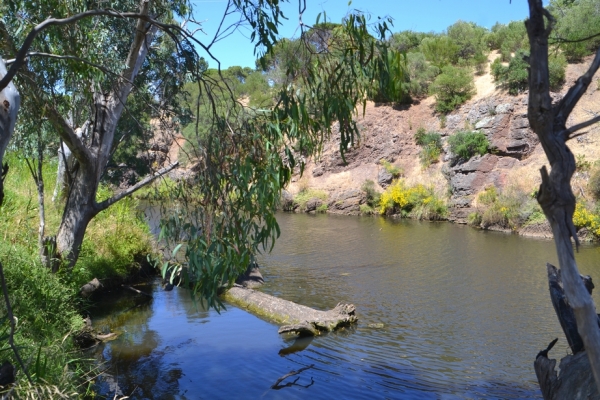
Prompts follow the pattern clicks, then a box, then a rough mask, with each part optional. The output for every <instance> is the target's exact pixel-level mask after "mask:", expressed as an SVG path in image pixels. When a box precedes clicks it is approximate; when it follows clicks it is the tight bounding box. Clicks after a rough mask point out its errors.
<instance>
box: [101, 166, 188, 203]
mask: <svg viewBox="0 0 600 400" xmlns="http://www.w3.org/2000/svg"><path fill="white" fill-rule="evenodd" d="M178 165H179V161H176V162H174V163H173V164H171V165H169V166H168V167H165V168H162V169H160V170H159V171H157V172H155V173H154V175H149V176H147V177H145V178H144V179H142V180H141V181H139V182H138V183H136V184H135V185H133V186H131V187H129V188H127V189H125V190H123V191H122V192H120V193H119V194H117V195H115V196H113V197H111V198H110V199H106V200H104V201H102V202H100V203H97V204H96V207H95V208H96V211H98V212H100V211H102V210H105V209H107V208H108V207H110V206H111V205H113V204H115V203H116V202H117V201H119V200H121V199H122V198H124V197H127V196H129V195H130V194H132V193H134V192H136V191H137V190H139V189H141V188H143V187H144V186H146V185H148V184H149V183H151V182H152V181H154V180H155V179H157V178H160V177H161V176H163V175H165V174H166V173H168V172H169V171H171V170H173V169H174V168H175V167H177V166H178Z"/></svg>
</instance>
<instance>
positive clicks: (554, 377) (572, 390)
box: [533, 264, 600, 400]
mask: <svg viewBox="0 0 600 400" xmlns="http://www.w3.org/2000/svg"><path fill="white" fill-rule="evenodd" d="M546 267H547V271H548V285H549V288H550V298H551V299H552V305H553V306H554V311H556V315H557V316H558V320H559V322H560V326H561V327H562V329H563V332H564V333H565V336H566V338H567V342H568V343H569V346H570V347H571V350H572V351H573V355H568V356H566V357H564V358H563V359H562V360H561V361H560V365H559V368H560V374H559V373H557V371H556V360H554V359H549V358H548V352H549V351H550V350H551V349H552V347H553V346H554V344H555V343H556V341H557V340H558V339H555V340H554V341H552V343H550V345H549V346H548V348H546V349H545V350H542V351H540V353H539V354H538V355H537V357H536V359H535V362H534V364H533V365H534V369H535V374H536V376H537V378H538V382H539V385H540V389H541V390H542V395H543V396H544V399H546V400H559V399H598V400H600V395H599V393H598V390H597V387H596V383H595V381H594V376H593V374H592V370H591V368H590V361H589V358H588V355H587V353H586V352H585V351H584V345H583V340H582V339H581V336H580V335H579V332H578V330H577V323H576V320H575V314H574V312H573V309H572V308H571V306H570V305H569V303H568V302H567V299H566V297H565V291H564V289H563V282H562V277H561V272H560V270H559V269H557V268H556V267H555V266H553V265H552V264H546ZM581 280H582V282H583V285H584V287H585V288H586V289H587V291H588V292H589V293H590V294H591V293H592V290H593V288H594V284H593V282H592V278H590V277H589V276H581Z"/></svg>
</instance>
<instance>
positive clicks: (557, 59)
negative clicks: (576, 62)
mask: <svg viewBox="0 0 600 400" xmlns="http://www.w3.org/2000/svg"><path fill="white" fill-rule="evenodd" d="M566 70H567V59H566V57H565V56H564V55H563V54H561V53H559V54H553V55H551V56H550V57H548V73H549V74H550V90H552V91H554V92H558V91H559V90H560V89H561V87H562V85H563V83H565V76H566Z"/></svg>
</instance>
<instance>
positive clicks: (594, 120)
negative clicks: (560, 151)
mask: <svg viewBox="0 0 600 400" xmlns="http://www.w3.org/2000/svg"><path fill="white" fill-rule="evenodd" d="M598 122H600V115H598V116H596V117H594V118H592V119H589V120H587V121H585V122H582V123H579V124H577V125H573V126H572V127H570V128H569V129H567V130H566V131H564V137H565V140H569V139H572V138H573V136H571V135H572V134H573V133H575V132H577V131H578V130H580V129H583V128H587V127H588V126H590V125H594V124H595V123H598Z"/></svg>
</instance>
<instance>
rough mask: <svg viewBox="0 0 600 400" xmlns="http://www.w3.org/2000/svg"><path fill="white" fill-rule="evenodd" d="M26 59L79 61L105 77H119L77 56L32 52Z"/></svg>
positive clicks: (8, 62) (10, 61) (9, 62)
mask: <svg viewBox="0 0 600 400" xmlns="http://www.w3.org/2000/svg"><path fill="white" fill-rule="evenodd" d="M27 57H46V58H54V59H58V60H73V61H79V62H82V63H84V64H87V65H89V66H92V67H94V68H96V69H99V70H100V71H102V72H104V73H105V74H107V75H116V76H118V75H119V74H117V73H116V72H113V71H111V70H109V69H108V68H106V67H103V66H102V65H100V64H96V63H93V62H91V61H89V60H86V59H85V58H81V57H77V56H71V55H64V56H61V55H59V54H51V53H43V52H39V51H32V52H29V53H27ZM15 61H16V59H14V58H13V59H11V60H6V64H7V65H9V64H12V63H14V62H15ZM121 79H125V78H123V77H121Z"/></svg>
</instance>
